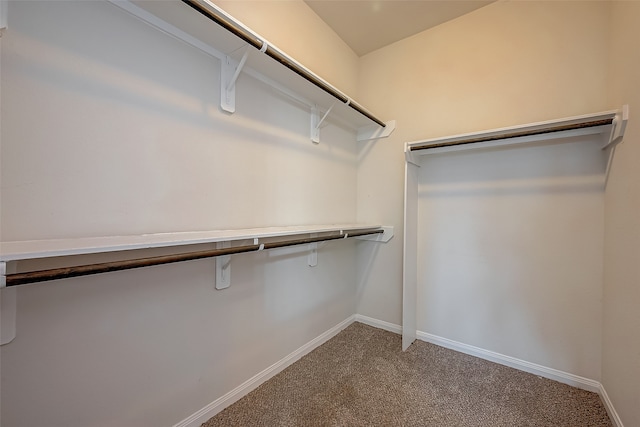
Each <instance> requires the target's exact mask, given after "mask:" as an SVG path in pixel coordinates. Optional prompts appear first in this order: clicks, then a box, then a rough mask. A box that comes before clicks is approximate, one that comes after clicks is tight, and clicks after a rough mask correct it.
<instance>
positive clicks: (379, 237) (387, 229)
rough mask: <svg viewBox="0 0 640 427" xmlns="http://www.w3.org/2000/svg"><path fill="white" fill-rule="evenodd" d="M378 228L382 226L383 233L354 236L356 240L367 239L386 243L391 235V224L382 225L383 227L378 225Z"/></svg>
mask: <svg viewBox="0 0 640 427" xmlns="http://www.w3.org/2000/svg"><path fill="white" fill-rule="evenodd" d="M380 228H382V229H383V230H384V233H380V234H369V235H367V236H358V237H356V239H358V240H369V241H372V242H380V243H387V242H388V241H389V240H391V238H392V237H393V226H392V225H389V226H383V227H380Z"/></svg>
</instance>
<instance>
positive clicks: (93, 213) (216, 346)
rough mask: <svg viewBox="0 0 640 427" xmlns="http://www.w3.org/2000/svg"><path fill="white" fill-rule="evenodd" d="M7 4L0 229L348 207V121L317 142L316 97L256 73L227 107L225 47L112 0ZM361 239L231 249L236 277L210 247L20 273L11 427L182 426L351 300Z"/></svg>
mask: <svg viewBox="0 0 640 427" xmlns="http://www.w3.org/2000/svg"><path fill="white" fill-rule="evenodd" d="M9 16H10V28H9V29H8V30H7V31H6V32H5V33H4V34H3V36H2V39H0V42H1V43H2V62H1V65H2V94H1V95H2V99H1V102H2V117H1V119H2V123H1V125H2V126H1V130H2V135H1V142H2V145H1V153H2V157H1V158H2V165H1V174H2V175H1V179H2V193H1V195H0V197H1V198H0V203H1V213H2V223H1V224H0V225H1V229H2V238H3V240H14V239H44V238H61V237H66V238H71V237H82V236H95V235H125V234H142V233H150V232H171V231H188V230H206V229H227V228H245V227H263V226H278V225H296V224H314V223H315V224H327V223H344V222H353V221H354V220H355V218H356V201H355V190H356V168H357V160H356V146H355V143H354V138H355V135H354V133H353V132H352V131H347V130H344V129H343V128H341V127H338V126H334V125H333V124H329V125H327V126H326V127H323V129H322V143H321V144H318V145H316V144H312V143H311V142H310V140H309V112H308V111H307V110H306V109H305V108H302V107H300V106H298V105H297V104H294V103H291V102H290V101H289V100H288V99H287V98H286V97H281V96H274V94H273V91H272V90H271V89H270V88H269V87H267V86H265V85H264V84H263V83H261V82H258V81H255V80H254V79H252V78H250V77H247V76H243V77H242V79H241V81H239V84H238V86H237V110H236V113H235V114H233V115H229V114H226V113H223V112H221V111H220V109H219V107H218V105H217V104H218V99H219V93H218V90H219V89H218V88H219V84H218V83H217V82H218V73H219V69H220V65H219V63H218V60H217V59H214V58H211V57H208V56H206V55H204V54H202V53H201V52H200V51H197V50H195V49H192V48H191V47H189V46H187V45H185V44H184V43H181V42H180V41H178V40H175V39H174V38H172V37H169V36H167V35H165V34H163V33H161V32H159V31H157V30H155V29H153V28H151V27H150V26H148V25H145V24H144V23H142V22H140V21H139V20H137V19H136V18H134V17H132V16H129V15H128V14H126V13H125V12H123V11H122V10H120V9H119V8H117V7H115V6H113V5H111V4H109V3H107V2H84V1H78V2H11V3H10V5H9ZM290 18H291V19H294V20H296V22H297V21H301V22H305V19H306V18H305V16H290ZM314 42H315V43H318V44H320V43H327V44H328V45H331V41H330V40H329V39H326V38H322V37H321V38H320V39H319V40H315V41H314ZM327 49H331V46H328V47H327ZM334 66H335V67H341V66H342V65H341V64H334ZM350 72H351V70H349V69H348V67H347V68H345V70H342V71H340V73H341V74H342V73H343V74H345V75H349V73H350ZM328 171H330V173H329V172H328ZM327 207H331V208H330V209H328V208H327ZM356 246H357V243H356V242H353V241H345V242H335V243H327V244H326V245H324V246H322V248H321V249H320V250H319V253H318V265H317V266H316V267H314V268H310V267H308V266H307V251H306V248H300V247H298V248H290V249H282V250H275V251H269V252H267V251H265V252H262V253H257V254H246V255H238V256H234V257H233V259H232V266H231V268H232V272H231V278H232V279H231V281H232V284H231V287H230V288H229V289H227V290H224V291H216V290H215V289H214V280H215V269H214V265H215V264H214V262H213V260H201V261H192V262H185V263H179V264H173V265H166V266H158V267H151V268H145V269H137V270H131V271H126V272H119V273H109V274H104V275H96V276H91V277H85V278H75V279H68V280H63V281H59V282H56V283H42V284H34V285H29V286H24V287H21V288H19V289H18V290H17V293H18V295H17V300H18V306H17V325H18V326H17V337H16V338H15V340H14V341H12V342H11V343H9V344H7V345H4V346H2V348H1V350H0V352H1V356H2V360H1V363H2V366H1V369H2V382H1V393H2V402H1V409H2V411H1V413H2V421H3V423H4V424H3V425H6V426H15V427H31V426H52V427H53V426H60V427H62V426H97V425H100V426H105V425H114V426H115V425H122V426H166V425H173V424H175V423H178V422H179V421H181V420H183V419H185V418H186V417H188V416H191V415H192V414H194V413H195V412H196V411H199V410H201V409H202V408H204V407H205V406H206V405H208V404H210V403H212V402H213V401H214V400H216V399H218V398H220V397H221V396H223V395H225V393H228V392H229V391H231V390H233V389H234V388H235V387H238V386H239V385H240V384H242V383H243V382H244V381H246V380H248V379H249V378H251V377H252V376H253V375H255V374H257V373H259V372H260V371H262V370H264V369H266V368H267V367H269V366H271V365H272V364H273V363H275V362H277V361H280V360H281V359H282V358H283V357H285V356H286V355H288V354H290V353H291V352H292V351H294V350H296V349H298V348H299V347H300V346H302V345H304V344H306V343H307V342H309V341H310V340H312V339H314V338H316V337H317V336H318V335H320V334H322V333H324V332H325V331H327V330H328V329H330V328H332V327H334V326H335V325H337V324H338V323H339V322H341V321H343V320H344V319H346V318H348V317H349V316H351V315H353V314H354V312H355V281H356V273H355V251H356ZM34 267H37V266H34Z"/></svg>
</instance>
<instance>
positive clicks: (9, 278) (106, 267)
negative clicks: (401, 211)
mask: <svg viewBox="0 0 640 427" xmlns="http://www.w3.org/2000/svg"><path fill="white" fill-rule="evenodd" d="M382 233H384V230H380V229H377V230H362V231H352V232H345V233H344V234H338V235H331V236H321V237H308V238H302V239H294V240H284V241H279V242H270V243H260V244H253V245H244V246H237V247H232V248H221V249H210V250H205V251H197V252H188V253H184V254H176V255H163V256H157V257H148V258H139V259H133V260H125V261H113V262H105V263H99V264H87V265H80V266H75V267H62V268H53V269H49V270H40V271H32V272H27V273H14V274H7V275H6V286H7V287H9V286H18V285H25V284H28V283H36V282H46V281H49V280H58V279H66V278H70V277H79V276H88V275H91V274H100V273H108V272H111V271H121V270H129V269H132V268H140V267H150V266H153V265H160V264H170V263H174V262H182V261H191V260H196V259H203V258H212V257H217V256H221V255H234V254H240V253H246V252H256V251H260V250H264V249H275V248H284V247H287V246H294V245H303V244H307V243H317V242H324V241H328V240H338V239H346V238H351V237H359V236H368V235H372V234H382Z"/></svg>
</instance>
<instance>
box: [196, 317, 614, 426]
mask: <svg viewBox="0 0 640 427" xmlns="http://www.w3.org/2000/svg"><path fill="white" fill-rule="evenodd" d="M400 341H401V338H400V336H399V335H396V334H393V333H391V332H387V331H383V330H381V329H376V328H372V327H370V326H367V325H363V324H361V323H354V324H352V325H351V326H349V327H348V328H346V329H345V330H344V331H342V332H341V333H340V334H338V335H336V336H335V337H334V338H332V339H331V340H329V341H327V342H326V343H325V344H324V345H322V346H320V347H318V348H317V349H315V350H314V351H313V352H311V353H309V354H308V355H307V356H305V357H303V358H302V359H301V360H299V361H298V362H296V363H294V364H293V365H291V366H290V367H288V368H287V369H285V370H284V371H282V372H281V373H280V374H278V375H276V376H275V377H273V378H272V379H271V380H269V381H267V382H266V383H264V384H262V385H261V386H260V387H258V388H257V389H256V390H254V391H253V392H251V393H249V394H248V395H247V396H245V397H244V398H243V399H241V400H239V401H238V402H236V403H235V404H234V405H232V406H230V407H228V408H227V409H225V410H224V411H222V412H220V413H219V414H218V415H216V416H215V417H213V418H211V419H210V420H209V421H207V422H206V423H204V424H203V427H214V426H439V427H447V426H452V427H453V426H455V427H465V426H474V427H476V426H477V427H480V426H491V427H494V426H510V427H511V426H566V427H569V426H571V427H590V426H611V422H610V421H609V418H608V416H607V413H606V410H605V408H604V406H603V404H602V402H601V401H600V398H599V396H598V395H597V394H595V393H590V392H587V391H584V390H580V389H576V388H573V387H570V386H567V385H564V384H561V383H558V382H555V381H551V380H548V379H544V378H540V377H538V376H536V375H532V374H528V373H524V372H521V371H518V370H516V369H512V368H508V367H506V366H502V365H498V364H495V363H492V362H488V361H486V360H482V359H478V358H475V357H473V356H468V355H466V354H462V353H457V352H455V351H452V350H448V349H445V348H442V347H438V346H436V345H433V344H428V343H425V342H422V341H416V342H415V343H414V344H413V345H412V346H411V347H410V348H409V350H407V351H406V352H402V351H401V349H400Z"/></svg>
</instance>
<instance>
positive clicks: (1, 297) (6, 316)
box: [0, 261, 17, 345]
mask: <svg viewBox="0 0 640 427" xmlns="http://www.w3.org/2000/svg"><path fill="white" fill-rule="evenodd" d="M8 268H9V267H8V266H7V263H6V262H4V261H2V262H0V277H1V280H2V285H1V286H0V345H5V344H9V343H10V342H11V341H13V339H14V338H15V337H16V310H17V309H16V306H17V303H16V292H17V289H16V288H7V287H6V275H7V273H8ZM14 268H15V266H14Z"/></svg>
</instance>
